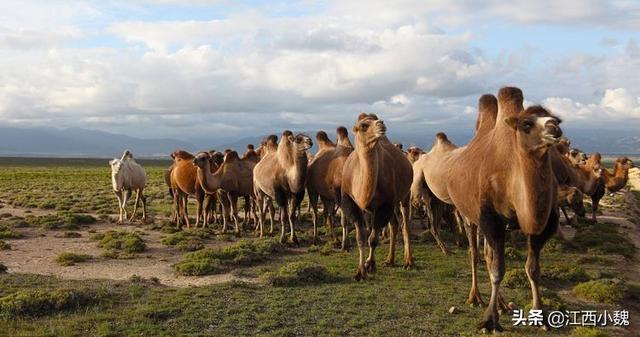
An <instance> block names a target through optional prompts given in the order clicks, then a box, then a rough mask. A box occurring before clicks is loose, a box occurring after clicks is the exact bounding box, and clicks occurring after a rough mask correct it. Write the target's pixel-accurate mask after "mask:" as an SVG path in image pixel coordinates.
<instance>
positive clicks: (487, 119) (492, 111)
mask: <svg viewBox="0 0 640 337" xmlns="http://www.w3.org/2000/svg"><path fill="white" fill-rule="evenodd" d="M497 116H498V99H497V98H496V96H493V95H491V94H484V95H482V96H480V99H479V100H478V120H477V121H476V131H477V130H479V129H480V128H493V127H494V126H495V124H496V118H497Z"/></svg>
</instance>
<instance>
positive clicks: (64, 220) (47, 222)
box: [25, 212, 96, 230]
mask: <svg viewBox="0 0 640 337" xmlns="http://www.w3.org/2000/svg"><path fill="white" fill-rule="evenodd" d="M25 221H26V222H28V223H30V224H32V225H34V226H40V227H42V228H43V229H68V230H74V229H78V228H79V226H80V225H88V224H92V223H95V222H96V218H94V217H93V216H91V215H84V214H76V213H71V212H58V213H54V214H47V215H40V216H34V215H29V216H27V217H26V218H25Z"/></svg>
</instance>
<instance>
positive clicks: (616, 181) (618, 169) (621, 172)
mask: <svg viewBox="0 0 640 337" xmlns="http://www.w3.org/2000/svg"><path fill="white" fill-rule="evenodd" d="M633 167H634V165H633V161H631V159H629V158H628V157H620V158H618V159H616V163H615V166H614V167H613V173H611V172H609V171H607V169H604V168H603V169H602V177H603V178H604V183H605V186H606V187H607V190H608V191H609V193H615V192H618V191H620V190H621V189H623V188H624V187H625V186H626V185H627V182H628V181H629V170H630V169H631V168H633Z"/></svg>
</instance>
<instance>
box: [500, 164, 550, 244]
mask: <svg viewBox="0 0 640 337" xmlns="http://www.w3.org/2000/svg"><path fill="white" fill-rule="evenodd" d="M516 157H517V159H516V160H515V164H516V165H514V170H513V173H512V176H511V179H512V182H513V185H514V186H513V187H515V188H514V189H513V193H515V194H516V195H517V196H516V198H515V200H516V205H514V206H515V208H516V214H517V217H518V222H519V224H520V228H521V229H522V231H523V233H525V234H539V233H540V232H542V230H543V229H544V227H545V226H546V224H547V220H548V219H549V214H550V212H551V207H552V203H553V202H554V200H555V199H554V193H557V192H556V191H555V190H556V188H554V187H553V186H556V183H555V177H554V175H553V170H552V168H551V160H550V158H549V151H546V152H545V153H544V154H543V155H542V156H541V157H537V156H536V155H532V154H525V153H522V151H520V152H518V153H517V155H516Z"/></svg>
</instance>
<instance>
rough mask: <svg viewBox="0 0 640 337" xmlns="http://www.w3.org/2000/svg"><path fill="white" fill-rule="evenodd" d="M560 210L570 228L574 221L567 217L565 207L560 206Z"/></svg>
mask: <svg viewBox="0 0 640 337" xmlns="http://www.w3.org/2000/svg"><path fill="white" fill-rule="evenodd" d="M560 210H561V211H562V214H564V218H565V219H567V226H569V225H570V224H571V223H572V221H571V219H569V216H568V215H567V210H566V209H565V208H564V206H560Z"/></svg>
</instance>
